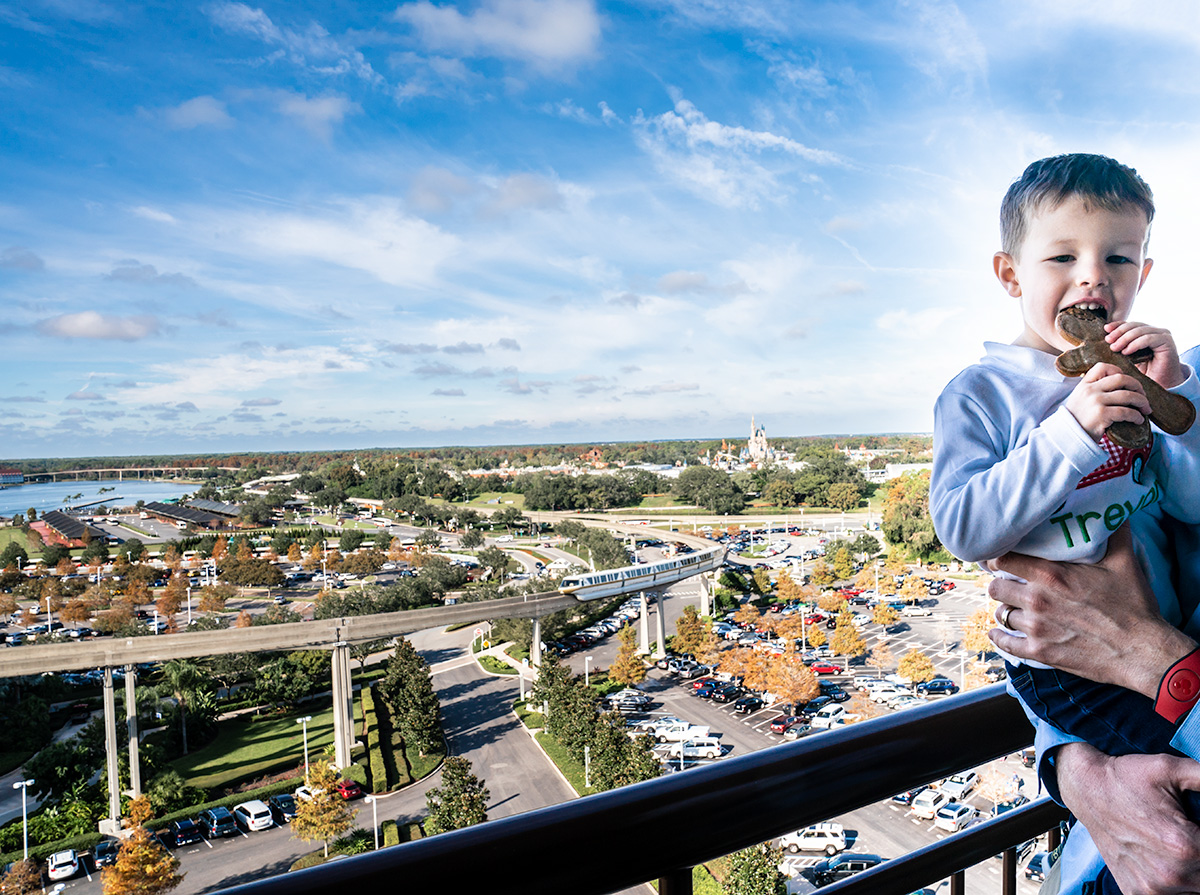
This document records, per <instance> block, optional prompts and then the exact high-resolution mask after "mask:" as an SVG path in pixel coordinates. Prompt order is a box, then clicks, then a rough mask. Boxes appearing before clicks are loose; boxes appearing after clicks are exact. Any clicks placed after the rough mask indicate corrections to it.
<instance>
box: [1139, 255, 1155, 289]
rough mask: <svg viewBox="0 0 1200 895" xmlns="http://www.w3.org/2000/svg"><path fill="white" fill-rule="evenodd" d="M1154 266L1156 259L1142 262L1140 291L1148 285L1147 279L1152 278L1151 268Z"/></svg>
mask: <svg viewBox="0 0 1200 895" xmlns="http://www.w3.org/2000/svg"><path fill="white" fill-rule="evenodd" d="M1153 266H1154V259H1153V258H1147V259H1146V260H1145V261H1143V262H1142V278H1141V279H1140V280H1138V290H1139V291H1140V290H1141V288H1142V287H1143V286H1145V285H1146V277H1148V276H1150V268H1152V267H1153Z"/></svg>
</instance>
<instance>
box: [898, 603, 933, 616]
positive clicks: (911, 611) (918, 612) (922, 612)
mask: <svg viewBox="0 0 1200 895" xmlns="http://www.w3.org/2000/svg"><path fill="white" fill-rule="evenodd" d="M900 614H901V615H904V616H907V617H908V618H923V617H925V616H929V615H933V610H932V609H930V608H929V607H928V606H917V605H915V604H910V605H908V606H905V607H904V608H903V609H901V610H900Z"/></svg>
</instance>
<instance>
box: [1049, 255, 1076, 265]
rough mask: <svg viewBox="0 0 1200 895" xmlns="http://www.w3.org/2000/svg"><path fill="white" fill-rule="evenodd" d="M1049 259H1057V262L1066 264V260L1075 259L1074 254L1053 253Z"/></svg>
mask: <svg viewBox="0 0 1200 895" xmlns="http://www.w3.org/2000/svg"><path fill="white" fill-rule="evenodd" d="M1050 260H1051V261H1058V262H1059V263H1061V264H1066V263H1067V262H1069V261H1074V260H1075V256H1074V255H1055V256H1054V257H1053V258H1051V259H1050Z"/></svg>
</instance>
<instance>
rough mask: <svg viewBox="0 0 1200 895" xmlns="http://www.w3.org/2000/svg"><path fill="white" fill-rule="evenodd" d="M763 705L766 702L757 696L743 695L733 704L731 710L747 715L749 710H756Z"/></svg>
mask: <svg viewBox="0 0 1200 895" xmlns="http://www.w3.org/2000/svg"><path fill="white" fill-rule="evenodd" d="M765 705H766V703H765V702H763V701H762V700H761V699H760V698H759V697H757V696H743V697H742V698H741V699H739V700H738V701H737V702H735V703H734V704H733V710H734V711H735V712H740V713H741V714H743V715H749V714H750V713H751V712H757V711H758V710H759V709H761V708H762V707H763V706H765Z"/></svg>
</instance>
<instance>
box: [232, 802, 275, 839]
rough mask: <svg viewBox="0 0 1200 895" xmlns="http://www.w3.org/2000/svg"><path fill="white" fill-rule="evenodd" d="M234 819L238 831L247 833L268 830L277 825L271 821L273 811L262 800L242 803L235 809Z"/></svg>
mask: <svg viewBox="0 0 1200 895" xmlns="http://www.w3.org/2000/svg"><path fill="white" fill-rule="evenodd" d="M233 819H234V821H235V822H236V823H237V825H238V829H239V830H243V831H245V832H254V831H258V830H268V829H270V828H271V827H272V826H274V825H275V821H274V820H272V819H271V809H270V808H268V807H267V803H266V802H264V801H263V800H262V799H251V800H250V801H249V802H242V803H241V804H240V805H238V806H237V807H235V808H234V809H233Z"/></svg>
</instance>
